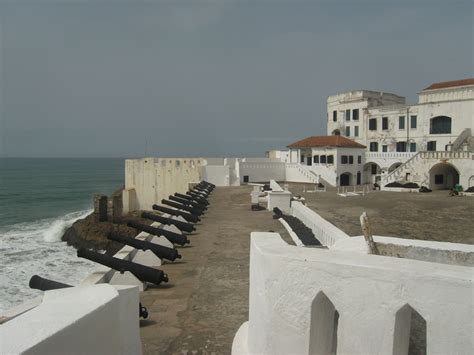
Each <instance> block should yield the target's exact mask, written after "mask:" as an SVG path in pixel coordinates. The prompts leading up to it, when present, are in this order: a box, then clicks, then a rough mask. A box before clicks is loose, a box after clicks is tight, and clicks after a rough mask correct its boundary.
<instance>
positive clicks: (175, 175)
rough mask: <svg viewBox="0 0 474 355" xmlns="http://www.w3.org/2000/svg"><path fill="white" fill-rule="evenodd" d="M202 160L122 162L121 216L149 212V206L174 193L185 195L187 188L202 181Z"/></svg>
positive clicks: (140, 160) (148, 159) (151, 159)
mask: <svg viewBox="0 0 474 355" xmlns="http://www.w3.org/2000/svg"><path fill="white" fill-rule="evenodd" d="M205 164H206V161H205V160H204V159H203V158H143V159H127V160H126V161H125V188H124V190H123V213H128V212H131V211H136V210H151V207H152V205H153V204H155V203H158V202H160V201H161V200H162V199H163V198H168V196H169V195H170V194H172V193H174V192H181V193H185V192H186V191H187V190H188V184H189V183H190V182H193V181H200V180H202V178H201V177H202V176H201V175H202V174H201V170H202V169H201V167H202V166H203V165H205Z"/></svg>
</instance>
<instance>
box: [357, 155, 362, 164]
mask: <svg viewBox="0 0 474 355" xmlns="http://www.w3.org/2000/svg"><path fill="white" fill-rule="evenodd" d="M357 164H362V155H359V156H358V157H357Z"/></svg>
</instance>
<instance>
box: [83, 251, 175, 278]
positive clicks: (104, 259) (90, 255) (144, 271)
mask: <svg viewBox="0 0 474 355" xmlns="http://www.w3.org/2000/svg"><path fill="white" fill-rule="evenodd" d="M77 256H78V257H79V258H84V259H88V260H91V261H94V262H96V263H99V264H101V265H105V266H107V267H109V268H111V269H114V270H117V271H119V272H120V273H121V274H123V273H124V272H125V271H129V272H130V273H132V274H133V275H134V276H135V277H136V278H137V279H139V280H140V281H142V282H149V283H153V284H155V285H159V284H160V283H162V282H168V275H166V274H165V273H164V272H163V271H162V270H159V269H154V268H151V267H148V266H144V265H140V264H137V263H134V262H132V261H128V260H122V259H118V258H114V257H113V256H109V255H105V254H100V253H97V252H95V251H92V250H87V249H84V248H80V249H78V251H77Z"/></svg>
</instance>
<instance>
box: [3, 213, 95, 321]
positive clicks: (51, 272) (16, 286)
mask: <svg viewBox="0 0 474 355" xmlns="http://www.w3.org/2000/svg"><path fill="white" fill-rule="evenodd" d="M91 212H92V211H91V210H83V211H76V212H72V213H68V214H66V215H63V216H60V217H57V218H48V219H41V220H38V221H33V222H25V223H19V224H15V225H11V226H4V227H1V229H0V268H1V269H2V273H3V276H2V277H1V278H0V312H1V311H3V310H6V309H8V308H10V307H12V306H14V305H16V304H19V303H22V302H24V301H26V300H28V299H30V298H33V297H35V296H38V295H40V294H41V292H40V291H37V290H31V289H30V288H29V286H28V282H29V279H30V277H31V276H32V275H33V274H39V275H40V276H42V277H46V278H51V279H53V280H56V281H61V282H64V283H70V284H77V283H78V282H79V281H80V280H82V279H83V278H84V277H85V276H86V275H87V274H88V273H89V272H90V271H91V270H92V269H93V263H91V262H89V261H88V260H85V259H79V258H77V256H76V250H75V249H74V248H73V247H69V246H67V244H66V243H64V242H61V237H62V235H63V233H64V231H65V230H66V229H67V228H68V227H70V226H71V225H72V224H73V223H74V222H75V221H77V220H78V219H82V218H85V217H86V216H87V215H89V214H90V213H91Z"/></svg>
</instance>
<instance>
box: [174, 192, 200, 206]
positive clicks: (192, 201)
mask: <svg viewBox="0 0 474 355" xmlns="http://www.w3.org/2000/svg"><path fill="white" fill-rule="evenodd" d="M181 196H186V197H180V196H177V195H176V193H175V194H174V195H170V197H169V199H170V200H172V201H176V202H181V203H183V204H189V205H192V206H195V207H198V208H201V209H203V210H207V205H206V204H205V203H202V202H200V201H197V200H195V199H193V198H192V196H188V195H181Z"/></svg>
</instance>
